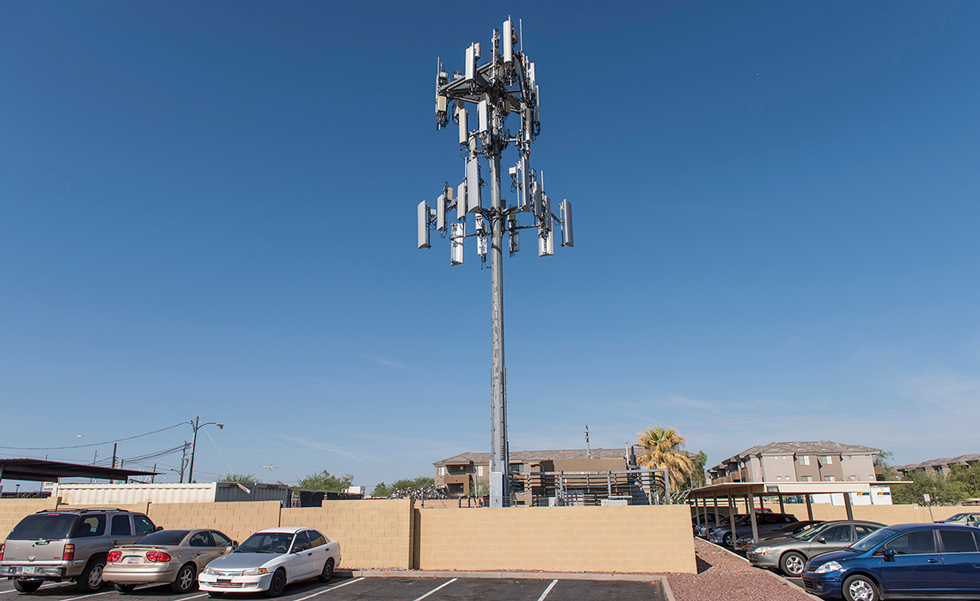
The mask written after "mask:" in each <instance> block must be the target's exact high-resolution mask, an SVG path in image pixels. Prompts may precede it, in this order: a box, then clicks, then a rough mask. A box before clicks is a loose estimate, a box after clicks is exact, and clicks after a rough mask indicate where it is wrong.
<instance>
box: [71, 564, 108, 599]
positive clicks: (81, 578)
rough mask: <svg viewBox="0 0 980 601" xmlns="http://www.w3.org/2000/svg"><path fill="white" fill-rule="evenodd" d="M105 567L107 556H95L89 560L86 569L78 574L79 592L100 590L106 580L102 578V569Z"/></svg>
mask: <svg viewBox="0 0 980 601" xmlns="http://www.w3.org/2000/svg"><path fill="white" fill-rule="evenodd" d="M103 568H105V558H100V557H93V558H92V559H90V560H88V564H86V565H85V569H84V570H82V573H81V574H79V575H78V587H77V588H78V592H80V593H95V592H98V590H99V589H100V588H102V585H103V584H105V581H103V580H102V569H103Z"/></svg>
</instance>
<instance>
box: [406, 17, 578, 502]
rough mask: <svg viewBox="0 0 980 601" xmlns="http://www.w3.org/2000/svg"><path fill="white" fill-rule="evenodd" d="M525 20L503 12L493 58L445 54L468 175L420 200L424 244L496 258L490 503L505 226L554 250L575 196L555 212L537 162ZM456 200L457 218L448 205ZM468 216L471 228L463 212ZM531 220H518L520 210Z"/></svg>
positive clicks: (458, 256)
mask: <svg viewBox="0 0 980 601" xmlns="http://www.w3.org/2000/svg"><path fill="white" fill-rule="evenodd" d="M519 29H520V28H517V29H515V27H514V23H513V21H511V20H510V19H508V20H507V21H504V24H503V28H502V31H501V30H497V29H494V30H493V41H492V43H491V51H490V56H489V60H487V62H486V63H484V64H482V65H480V64H479V61H480V58H481V54H482V53H481V48H480V44H478V43H475V44H471V45H470V47H469V48H467V49H466V59H465V60H466V64H465V66H464V70H463V72H462V73H460V72H459V71H456V72H455V73H453V77H452V80H450V79H449V76H448V75H447V74H446V70H445V68H444V67H443V65H442V62H441V61H437V63H436V64H437V69H436V71H437V73H436V129H442V128H444V127H446V125H448V123H449V119H450V116H451V118H452V120H453V123H455V124H456V125H458V126H459V146H460V152H461V154H462V155H463V159H464V164H465V167H464V171H463V181H462V182H461V183H460V184H459V185H458V186H457V187H456V188H455V189H454V188H453V187H452V186H450V185H449V184H448V182H447V183H446V184H445V185H444V187H443V189H442V193H441V194H439V196H438V198H437V200H436V203H435V207H430V206H429V204H428V202H426V201H424V200H423V201H422V202H420V203H419V205H418V242H419V248H429V247H430V245H429V233H430V232H431V231H437V232H439V233H440V234H441V235H442V237H447V235H448V238H449V247H450V254H449V256H450V259H449V262H450V265H462V264H463V242H464V241H465V239H466V238H475V240H476V249H477V254H478V255H479V256H480V261H481V265H482V264H483V263H484V262H485V261H486V260H487V255H489V257H490V258H489V260H490V300H491V304H490V338H491V347H492V352H491V356H492V361H491V378H490V438H491V448H490V506H491V507H506V506H508V505H509V504H510V482H509V479H508V472H509V467H508V466H509V464H510V461H509V457H508V455H509V452H508V446H507V390H506V386H507V371H506V368H505V367H504V276H503V263H502V261H503V240H504V232H507V235H508V251H509V252H510V254H511V256H513V255H514V254H515V253H517V252H518V251H519V250H520V231H521V230H525V229H533V230H536V234H537V240H538V256H542V257H547V256H551V255H553V254H554V252H555V227H556V224H557V226H559V227H560V229H561V237H562V238H561V245H562V246H573V240H572V205H571V203H569V202H568V200H563V201H562V202H561V203H560V205H559V207H558V214H557V215H556V214H554V213H553V212H552V211H553V209H552V203H551V199H550V198H549V197H548V195H547V194H546V193H545V191H544V177H543V176H542V174H539V173H537V172H536V171H535V170H534V169H533V168H531V164H530V157H531V143H532V142H533V141H534V140H535V138H537V136H538V134H539V133H540V131H541V93H540V90H539V87H538V84H537V82H536V80H535V75H534V63H532V62H531V61H530V60H529V59H528V57H527V55H526V54H525V53H524V44H523V41H522V40H521V33H520V31H519ZM468 107H469V108H471V109H472V108H475V109H476V114H477V121H476V126H477V127H476V129H475V130H472V131H471V130H470V127H469V112H468V110H467V108H468ZM511 115H517V116H518V117H519V119H520V128H519V129H518V130H517V132H516V133H511V131H510V130H509V129H507V127H506V122H507V117H509V116H511ZM511 145H513V147H514V148H515V150H516V151H517V163H516V164H515V165H514V166H513V167H511V168H510V169H509V174H510V180H511V181H510V183H511V186H510V188H511V192H512V193H514V194H516V204H514V205H508V204H507V203H506V201H505V200H504V199H503V198H501V189H500V156H501V154H502V153H503V151H504V150H505V149H506V148H507V147H508V146H511ZM481 159H482V160H484V161H486V162H487V163H488V164H489V167H490V206H489V207H485V206H484V205H483V200H482V194H481V192H480V189H481V187H482V185H483V180H482V179H481V177H480V172H481V168H480V161H481ZM453 210H455V218H453V215H452V211H453ZM470 216H472V221H473V225H472V229H470V228H469V227H468V226H467V219H468V218H469V217H470ZM522 219H523V220H524V221H526V222H529V223H527V224H525V225H522V224H521V220H522Z"/></svg>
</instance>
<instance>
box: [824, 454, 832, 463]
mask: <svg viewBox="0 0 980 601" xmlns="http://www.w3.org/2000/svg"><path fill="white" fill-rule="evenodd" d="M823 462H824V464H825V465H830V464H832V463H833V462H834V456H833V455H827V456H825V457H824V458H823Z"/></svg>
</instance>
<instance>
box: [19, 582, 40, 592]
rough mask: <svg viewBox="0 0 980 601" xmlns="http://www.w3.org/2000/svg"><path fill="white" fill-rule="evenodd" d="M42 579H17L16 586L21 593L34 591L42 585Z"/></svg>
mask: <svg viewBox="0 0 980 601" xmlns="http://www.w3.org/2000/svg"><path fill="white" fill-rule="evenodd" d="M41 582H42V581H41V580H23V579H20V578H18V579H15V580H14V588H15V589H17V591H18V592H21V593H33V592H34V591H36V590H37V589H39V588H40V587H41Z"/></svg>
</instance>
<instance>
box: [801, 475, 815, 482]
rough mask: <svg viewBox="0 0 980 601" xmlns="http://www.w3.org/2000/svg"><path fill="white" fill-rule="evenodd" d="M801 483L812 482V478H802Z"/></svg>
mask: <svg viewBox="0 0 980 601" xmlns="http://www.w3.org/2000/svg"><path fill="white" fill-rule="evenodd" d="M803 482H813V476H803Z"/></svg>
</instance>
